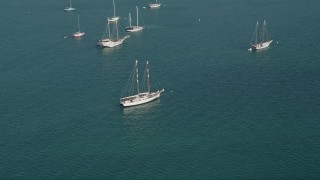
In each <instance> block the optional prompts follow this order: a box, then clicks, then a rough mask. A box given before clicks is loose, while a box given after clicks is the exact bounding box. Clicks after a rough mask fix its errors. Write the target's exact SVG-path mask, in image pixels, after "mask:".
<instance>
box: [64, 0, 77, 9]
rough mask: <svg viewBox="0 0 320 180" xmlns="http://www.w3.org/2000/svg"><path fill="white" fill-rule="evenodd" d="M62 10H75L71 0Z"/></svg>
mask: <svg viewBox="0 0 320 180" xmlns="http://www.w3.org/2000/svg"><path fill="white" fill-rule="evenodd" d="M64 10H65V11H74V10H76V8H74V7H72V2H71V0H70V6H69V7H66V8H64Z"/></svg>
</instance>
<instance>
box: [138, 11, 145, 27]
mask: <svg viewBox="0 0 320 180" xmlns="http://www.w3.org/2000/svg"><path fill="white" fill-rule="evenodd" d="M139 16H140V17H141V21H142V25H143V26H145V23H144V20H143V17H142V15H141V11H140V12H139Z"/></svg>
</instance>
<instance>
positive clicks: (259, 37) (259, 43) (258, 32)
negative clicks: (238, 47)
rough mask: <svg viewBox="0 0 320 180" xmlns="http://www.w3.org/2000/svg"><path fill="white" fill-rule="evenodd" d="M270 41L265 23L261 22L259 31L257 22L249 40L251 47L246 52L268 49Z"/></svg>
mask: <svg viewBox="0 0 320 180" xmlns="http://www.w3.org/2000/svg"><path fill="white" fill-rule="evenodd" d="M270 39H271V38H270V35H269V32H268V30H267V23H266V21H265V20H264V21H263V25H262V27H261V29H259V22H257V24H256V28H255V30H254V33H253V36H252V38H251V47H250V48H249V49H248V51H255V50H260V49H265V48H267V47H269V46H270V44H271V43H272V41H273V40H272V39H271V40H270Z"/></svg>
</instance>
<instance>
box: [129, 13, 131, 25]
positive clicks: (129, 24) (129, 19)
mask: <svg viewBox="0 0 320 180" xmlns="http://www.w3.org/2000/svg"><path fill="white" fill-rule="evenodd" d="M129 27H131V13H130V12H129Z"/></svg>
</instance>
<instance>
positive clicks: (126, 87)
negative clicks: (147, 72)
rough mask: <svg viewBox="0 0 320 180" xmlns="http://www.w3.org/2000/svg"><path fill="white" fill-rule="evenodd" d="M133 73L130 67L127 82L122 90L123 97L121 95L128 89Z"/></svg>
mask: <svg viewBox="0 0 320 180" xmlns="http://www.w3.org/2000/svg"><path fill="white" fill-rule="evenodd" d="M133 74H134V68H133V69H132V71H131V73H130V76H129V79H128V81H127V83H126V86H125V89H124V90H123V91H122V94H121V97H123V95H125V94H126V92H127V91H128V89H129V90H130V84H131V81H130V80H131V79H132V76H133Z"/></svg>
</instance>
